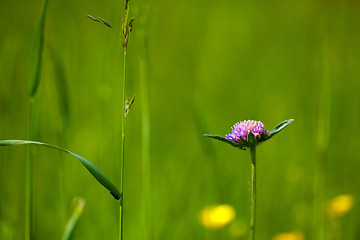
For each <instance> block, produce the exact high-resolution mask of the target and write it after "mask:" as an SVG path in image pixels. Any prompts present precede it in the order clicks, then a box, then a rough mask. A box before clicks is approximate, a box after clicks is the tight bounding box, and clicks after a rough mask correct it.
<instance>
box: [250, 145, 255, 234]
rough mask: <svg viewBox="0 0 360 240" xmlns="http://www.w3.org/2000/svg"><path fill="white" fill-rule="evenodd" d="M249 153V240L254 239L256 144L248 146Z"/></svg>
mask: <svg viewBox="0 0 360 240" xmlns="http://www.w3.org/2000/svg"><path fill="white" fill-rule="evenodd" d="M250 154H251V217H250V236H249V239H250V240H254V239H255V216H256V169H255V166H256V146H251V147H250Z"/></svg>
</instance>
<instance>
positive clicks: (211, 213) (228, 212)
mask: <svg viewBox="0 0 360 240" xmlns="http://www.w3.org/2000/svg"><path fill="white" fill-rule="evenodd" d="M235 216H236V212H235V209H234V208H233V207H232V206H230V205H227V204H222V205H217V206H207V207H205V208H204V209H203V210H202V211H201V214H200V222H201V224H202V225H203V226H204V227H206V228H222V227H224V226H226V225H227V224H228V223H230V222H231V221H232V220H234V218H235Z"/></svg>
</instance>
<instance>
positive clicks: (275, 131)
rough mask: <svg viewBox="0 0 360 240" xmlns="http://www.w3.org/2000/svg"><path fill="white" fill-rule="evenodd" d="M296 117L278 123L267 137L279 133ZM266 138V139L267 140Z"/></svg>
mask: <svg viewBox="0 0 360 240" xmlns="http://www.w3.org/2000/svg"><path fill="white" fill-rule="evenodd" d="M292 121H294V119H289V120H285V121H283V122H281V123H279V124H278V125H276V126H275V127H274V129H273V130H272V131H271V132H270V133H269V136H268V138H267V139H270V138H272V137H273V136H274V135H275V134H277V133H279V132H280V131H281V130H283V129H284V128H285V127H286V126H287V125H289V124H290V123H291V122H292ZM267 139H266V140H267Z"/></svg>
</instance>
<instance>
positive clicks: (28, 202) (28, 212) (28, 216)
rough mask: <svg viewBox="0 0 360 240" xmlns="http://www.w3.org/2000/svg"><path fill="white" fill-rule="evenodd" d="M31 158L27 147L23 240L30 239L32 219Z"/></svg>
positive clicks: (30, 124)
mask: <svg viewBox="0 0 360 240" xmlns="http://www.w3.org/2000/svg"><path fill="white" fill-rule="evenodd" d="M33 102H34V99H33V98H30V100H29V115H28V116H29V119H28V136H27V137H28V140H33V139H32V138H33V115H34V114H33ZM33 165H34V164H33V157H32V154H31V146H30V145H29V146H28V147H27V153H26V193H25V194H26V195H25V239H26V240H30V239H32V238H33V237H32V235H33V232H32V230H33V229H32V228H33V225H32V218H33V208H32V205H33V194H32V193H33V169H34V166H33Z"/></svg>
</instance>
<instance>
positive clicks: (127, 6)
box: [119, 0, 130, 240]
mask: <svg viewBox="0 0 360 240" xmlns="http://www.w3.org/2000/svg"><path fill="white" fill-rule="evenodd" d="M125 1H126V2H125V10H126V11H125V19H124V23H123V34H124V42H123V47H124V69H123V84H122V98H123V99H122V121H121V160H120V164H121V174H120V178H121V181H120V192H121V199H120V208H119V239H120V240H121V239H123V220H124V203H123V200H124V168H125V119H126V116H125V87H126V57H127V43H128V37H129V33H130V32H128V29H129V26H128V16H129V11H130V3H129V0H125Z"/></svg>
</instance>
